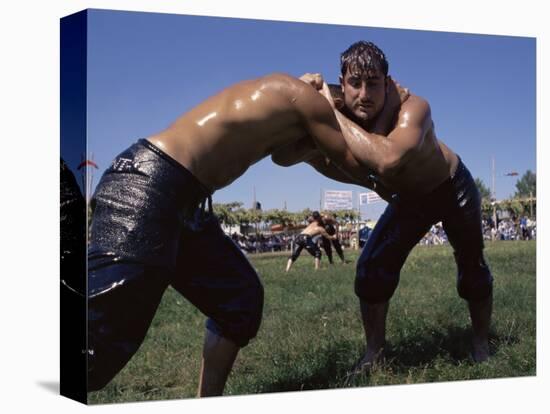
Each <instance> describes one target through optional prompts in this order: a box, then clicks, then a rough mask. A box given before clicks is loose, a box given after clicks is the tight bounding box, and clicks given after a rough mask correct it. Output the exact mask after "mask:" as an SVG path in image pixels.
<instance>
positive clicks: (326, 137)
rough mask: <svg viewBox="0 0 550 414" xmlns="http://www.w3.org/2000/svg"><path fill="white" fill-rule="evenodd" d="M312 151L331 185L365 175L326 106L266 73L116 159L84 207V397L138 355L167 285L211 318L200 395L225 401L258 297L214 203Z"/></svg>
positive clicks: (251, 331) (258, 309)
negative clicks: (255, 169) (258, 166)
mask: <svg viewBox="0 0 550 414" xmlns="http://www.w3.org/2000/svg"><path fill="white" fill-rule="evenodd" d="M308 137H311V138H312V139H313V141H312V140H311V139H310V138H308ZM306 138H307V139H306ZM312 142H314V144H315V145H316V146H318V148H319V149H320V151H321V152H319V150H316V151H315V156H316V157H319V154H321V153H322V155H323V159H328V158H330V159H331V162H330V163H328V162H325V164H326V165H327V168H328V169H329V170H332V171H334V173H335V174H341V175H342V176H343V177H347V178H348V179H352V178H350V177H352V176H353V177H354V178H353V180H358V181H361V180H362V178H363V177H366V176H367V173H366V170H365V168H364V167H362V166H361V165H359V163H357V161H356V160H355V158H354V157H353V156H352V155H351V153H350V152H349V150H348V148H347V146H346V144H345V141H344V138H343V136H342V134H341V131H340V128H339V125H338V122H337V120H336V118H335V115H334V112H333V110H332V108H331V106H330V104H329V102H328V101H327V100H326V99H325V98H324V97H323V96H322V95H321V94H319V93H318V92H317V91H316V90H315V89H314V88H312V87H311V86H310V85H308V84H306V83H304V82H302V81H300V80H299V79H297V78H293V77H291V76H288V75H284V74H273V75H269V76H265V77H262V78H259V79H255V80H249V81H244V82H241V83H238V84H235V85H233V86H231V87H229V88H227V89H225V90H223V91H222V92H220V93H219V94H217V95H215V96H213V97H211V98H209V99H207V100H206V101H204V102H202V103H201V104H199V105H197V106H196V107H195V108H193V109H191V110H190V111H189V112H187V113H185V114H183V115H182V116H181V117H180V118H178V119H177V120H176V121H175V122H174V123H173V124H172V125H171V126H169V127H168V128H167V129H165V130H164V131H162V132H160V133H158V134H155V135H153V136H150V137H148V138H147V139H141V140H139V141H138V142H137V143H135V144H133V145H132V146H131V147H129V148H128V149H126V150H125V151H123V152H122V153H120V154H119V155H118V156H117V157H116V158H115V160H114V161H113V163H112V165H111V166H110V167H109V168H108V169H107V170H106V171H105V173H104V174H103V177H102V178H101V181H100V182H99V184H98V186H97V189H96V191H95V194H94V196H93V199H92V208H93V216H92V226H91V238H90V242H89V251H88V266H89V279H88V292H87V295H88V323H89V325H88V328H89V345H88V348H89V349H88V355H89V356H88V381H89V382H88V384H89V385H88V389H89V391H94V390H99V389H101V388H102V387H104V386H105V385H106V384H107V383H109V382H110V381H111V379H112V378H113V377H114V376H115V375H116V374H117V373H118V372H119V371H120V370H121V369H122V368H123V367H124V366H125V365H126V363H127V362H128V361H129V360H130V358H131V357H132V356H133V355H134V354H135V353H136V351H137V350H138V348H139V347H140V345H141V343H142V342H143V340H144V337H145V335H146V333H147V330H148V328H149V325H150V324H151V320H152V319H153V316H154V314H155V312H156V309H157V307H158V305H159V303H160V300H161V298H162V295H163V293H164V291H165V290H166V288H167V287H168V286H169V285H172V286H173V287H174V288H175V289H176V290H177V291H178V292H180V293H181V294H182V295H183V296H184V297H186V298H187V299H188V300H189V301H190V302H191V303H193V304H194V305H195V306H196V307H197V308H198V309H199V310H200V311H201V312H203V313H204V314H205V315H206V316H207V317H208V321H207V324H206V336H205V341H204V348H203V354H202V357H203V358H202V364H201V371H200V378H199V389H198V395H199V396H207V395H220V394H222V393H223V389H224V386H225V383H226V380H227V377H228V375H229V372H230V371H231V368H232V366H233V362H234V360H235V358H236V355H237V353H238V351H239V349H240V348H241V347H243V346H245V345H246V344H247V343H248V342H249V340H250V339H252V338H253V337H254V336H255V335H256V333H257V331H258V329H259V326H260V321H261V316H262V308H263V288H262V285H261V283H260V281H259V279H258V276H257V274H256V272H255V271H254V269H253V267H252V266H251V265H250V264H249V262H248V261H247V259H246V258H245V257H244V255H243V254H242V253H241V252H240V251H239V249H238V248H237V247H236V246H235V244H234V243H233V242H232V241H231V239H230V238H229V237H227V236H225V235H224V233H223V231H222V230H221V228H220V226H219V224H218V222H217V220H216V219H215V217H214V216H213V215H212V211H211V195H212V193H213V192H214V191H215V190H217V189H220V188H223V187H225V186H227V185H229V184H230V183H231V182H233V181H234V180H235V179H236V178H238V177H239V176H240V175H242V174H243V173H244V172H245V171H246V170H247V168H248V167H250V166H251V165H252V164H254V163H256V162H257V161H259V160H261V159H262V158H264V157H266V156H267V155H270V154H271V155H272V159H273V161H274V162H276V163H278V164H281V165H287V164H290V163H296V162H300V161H308V160H309V159H310V158H308V156H309V155H308V154H310V153H311V145H312V144H311V143H312ZM279 149H280V152H279ZM290 153H292V158H293V159H292V160H289V159H288V155H289V154H290ZM306 155H308V156H306ZM301 157H302V158H301ZM326 157H328V158H326ZM339 168H344V169H345V171H346V173H343V172H342V170H339ZM206 205H208V209H207V208H206ZM308 231H310V230H308ZM322 231H324V229H323V230H322ZM306 236H307V234H306ZM191 334H192V333H191Z"/></svg>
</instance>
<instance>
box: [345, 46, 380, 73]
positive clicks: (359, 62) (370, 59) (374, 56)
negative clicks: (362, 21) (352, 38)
mask: <svg viewBox="0 0 550 414" xmlns="http://www.w3.org/2000/svg"><path fill="white" fill-rule="evenodd" d="M388 66H389V65H388V61H387V60H386V55H385V54H384V52H382V50H380V49H379V48H378V46H376V45H375V44H374V43H372V42H365V41H364V40H360V41H359V42H355V43H354V44H352V45H351V46H350V47H349V48H347V50H346V51H344V52H343V53H342V54H341V55H340V71H341V72H342V77H344V76H345V75H346V73H347V71H348V68H350V70H359V71H360V72H361V73H365V72H366V73H368V72H372V71H377V70H379V71H380V72H382V73H383V74H384V76H388Z"/></svg>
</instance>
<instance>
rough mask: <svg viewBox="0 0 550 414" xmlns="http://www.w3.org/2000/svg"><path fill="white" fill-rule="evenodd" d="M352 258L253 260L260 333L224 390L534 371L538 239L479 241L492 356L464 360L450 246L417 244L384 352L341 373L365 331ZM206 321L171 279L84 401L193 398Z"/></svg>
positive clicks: (465, 320)
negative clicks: (260, 302) (357, 370)
mask: <svg viewBox="0 0 550 414" xmlns="http://www.w3.org/2000/svg"><path fill="white" fill-rule="evenodd" d="M346 256H347V257H346V258H347V259H349V260H351V263H349V264H346V265H341V264H339V259H338V258H337V257H335V259H336V262H335V263H336V264H335V265H333V266H330V265H329V264H328V263H327V261H326V259H325V258H323V262H322V269H321V270H319V271H317V272H314V271H313V258H312V257H311V256H309V255H308V254H307V253H306V252H304V253H303V254H302V256H301V257H300V258H299V259H298V261H297V262H296V263H295V265H294V266H293V268H292V270H291V272H290V273H289V274H285V273H284V272H283V270H284V266H285V264H286V255H283V256H281V255H261V256H256V257H253V258H252V259H251V261H252V263H253V265H254V267H255V268H256V269H257V271H258V273H259V275H260V278H261V280H262V282H263V284H264V288H265V307H264V318H263V322H262V326H261V328H260V331H259V333H258V336H257V338H256V339H255V340H253V341H252V342H251V343H250V344H249V345H248V346H247V347H245V348H244V349H243V350H242V351H241V353H240V354H239V356H238V357H237V361H236V362H235V366H234V369H233V372H232V373H231V375H230V377H229V381H228V383H227V386H226V390H225V394H226V395H238V394H253V393H266V392H282V391H296V390H311V389H328V388H343V387H346V386H350V387H363V386H374V385H386V384H409V383H425V382H436V381H455V380H466V379H482V378H497V377H518V376H531V375H535V374H536V332H535V328H536V303H535V298H536V295H535V288H536V280H535V271H536V260H535V242H495V243H487V247H486V257H487V261H488V263H489V265H490V266H491V270H492V272H493V275H494V277H495V285H494V288H495V290H494V308H493V325H492V330H491V336H490V346H491V353H492V356H491V358H490V360H489V361H488V362H486V363H483V364H474V363H473V362H472V361H471V359H470V323H469V317H468V312H467V307H466V303H465V302H464V301H463V300H461V299H460V298H459V297H458V295H457V293H456V289H455V274H456V270H455V265H454V260H453V257H452V252H451V249H450V247H448V246H430V247H417V248H415V249H414V250H413V252H412V254H411V256H410V257H409V259H408V260H407V262H406V264H405V267H404V268H403V271H402V273H401V282H400V285H399V287H398V289H397V291H396V293H395V295H394V297H393V299H392V301H391V305H390V310H389V314H388V324H387V340H388V344H387V351H386V361H385V362H384V363H382V364H381V365H380V366H378V367H376V368H375V369H373V370H372V371H371V372H370V373H369V374H362V375H360V376H353V377H350V376H349V373H350V371H351V368H352V367H353V366H354V364H355V363H356V362H357V361H358V359H359V358H360V356H361V355H362V353H363V351H364V347H365V342H364V334H363V329H362V324H361V319H360V315H359V309H358V299H357V298H356V296H355V295H354V293H353V281H354V273H355V261H356V259H357V256H358V252H356V251H349V250H348V251H346ZM204 323H205V318H204V316H203V315H202V314H200V313H199V312H198V311H197V310H196V309H195V308H194V307H193V306H191V305H190V304H189V303H188V302H187V301H186V300H185V299H184V298H183V297H181V296H180V295H179V294H178V293H176V292H175V291H174V290H172V289H171V288H170V289H169V290H168V291H167V292H166V293H165V295H164V298H163V301H162V303H161V306H160V307H159V310H158V312H157V314H156V316H155V319H154V321H153V324H152V325H151V328H150V329H149V332H148V336H147V338H146V340H145V342H144V343H143V345H142V347H141V348H140V350H139V351H138V353H137V354H136V355H135V356H134V358H133V359H132V360H131V361H130V363H129V364H128V365H127V366H126V367H125V368H124V369H123V370H122V371H121V372H120V373H119V374H118V375H117V376H116V377H115V379H114V380H113V381H112V382H111V383H110V384H109V385H108V386H107V387H105V388H104V389H103V390H102V391H99V392H95V393H90V394H89V400H90V403H94V404H95V403H111V402H124V401H142V400H159V399H170V398H189V397H194V396H195V393H196V388H197V382H198V371H199V364H200V356H201V347H202V341H203V335H204Z"/></svg>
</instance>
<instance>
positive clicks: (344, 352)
mask: <svg viewBox="0 0 550 414" xmlns="http://www.w3.org/2000/svg"><path fill="white" fill-rule="evenodd" d="M518 342H519V338H517V337H514V336H509V335H506V336H502V335H497V334H495V333H493V332H491V333H490V335H489V343H490V353H491V355H493V354H495V353H496V351H497V350H498V348H499V347H500V346H504V345H510V344H515V343H518ZM470 352H471V330H470V328H464V327H460V326H448V327H447V328H443V329H442V330H441V331H437V332H432V333H421V334H418V335H415V336H410V337H407V338H404V339H403V340H402V341H399V342H397V343H395V344H392V343H391V342H388V344H387V350H386V361H385V362H383V363H382V364H381V365H380V366H379V367H378V368H376V370H379V371H380V370H382V371H387V373H389V374H390V375H392V376H393V375H395V376H400V375H401V374H406V373H407V372H408V371H409V369H411V368H418V367H429V366H430V365H431V364H432V363H433V362H434V361H435V360H436V359H440V360H443V361H446V362H447V363H448V364H451V365H455V366H457V365H461V364H464V363H469V364H473V361H472V358H471V354H470ZM304 360H305V361H312V360H313V361H316V363H315V367H314V368H313V369H311V368H310V367H305V363H303V362H302V361H304ZM358 361H359V358H358V357H357V348H356V346H355V345H354V344H352V343H350V342H346V341H341V342H338V343H332V344H331V345H330V346H329V347H328V348H327V349H324V350H319V351H317V352H316V353H315V354H308V355H304V356H303V358H301V359H300V361H296V363H294V364H291V363H289V364H285V366H284V369H283V368H280V369H278V370H277V372H274V373H273V374H274V375H275V377H276V379H275V380H274V381H273V376H272V377H271V382H268V381H269V380H266V381H263V380H261V381H260V382H259V383H258V384H257V385H259V389H261V390H262V391H261V392H284V391H301V390H322V389H328V388H347V387H350V386H365V385H370V384H369V378H368V377H369V374H368V373H361V374H360V375H359V376H360V377H362V379H363V381H362V382H358V381H356V380H355V379H354V378H353V377H355V376H356V375H354V374H352V371H353V367H354V366H355V365H356V364H357V363H358Z"/></svg>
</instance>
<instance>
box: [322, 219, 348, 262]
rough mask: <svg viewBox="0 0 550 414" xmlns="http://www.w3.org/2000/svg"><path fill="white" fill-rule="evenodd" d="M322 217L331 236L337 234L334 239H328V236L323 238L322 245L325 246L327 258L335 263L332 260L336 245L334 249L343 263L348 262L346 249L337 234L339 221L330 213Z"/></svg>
mask: <svg viewBox="0 0 550 414" xmlns="http://www.w3.org/2000/svg"><path fill="white" fill-rule="evenodd" d="M321 217H322V219H323V225H324V227H325V230H326V232H327V233H328V234H329V235H331V236H334V235H336V237H335V238H334V239H332V240H330V239H327V238H326V237H323V238H322V239H321V246H322V247H323V250H324V251H325V253H326V255H327V259H328V261H329V263H330V264H334V262H333V260H332V246H334V250H336V253H337V254H338V257H339V258H340V260H341V261H342V263H346V260H345V258H344V250H343V249H342V245H341V244H340V240H339V239H338V236H337V228H336V226H338V222H337V221H336V219H335V218H334V217H332V216H330V215H325V214H323V215H322V216H321Z"/></svg>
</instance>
